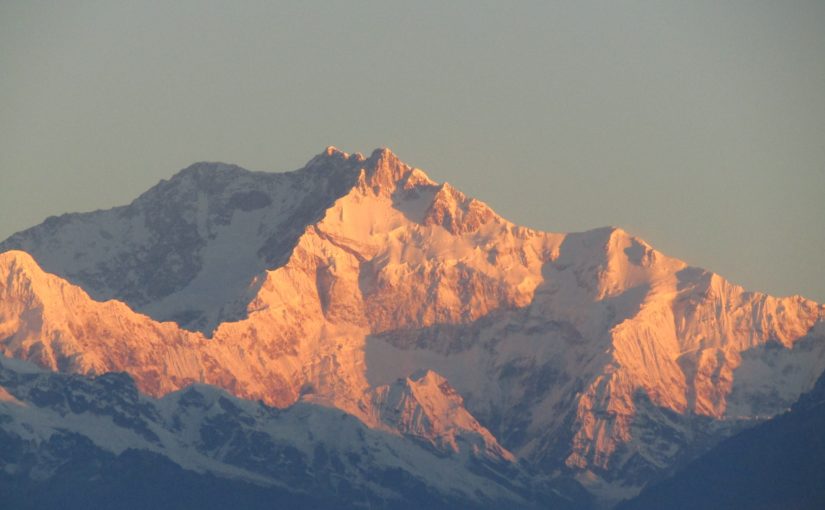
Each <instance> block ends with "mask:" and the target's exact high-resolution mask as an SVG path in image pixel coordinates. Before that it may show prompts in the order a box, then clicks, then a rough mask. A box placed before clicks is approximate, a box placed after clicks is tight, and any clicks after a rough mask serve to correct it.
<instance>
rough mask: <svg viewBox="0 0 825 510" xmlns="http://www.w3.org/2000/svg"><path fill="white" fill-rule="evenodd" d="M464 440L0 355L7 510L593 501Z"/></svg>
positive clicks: (0, 469)
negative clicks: (445, 441) (156, 388)
mask: <svg viewBox="0 0 825 510" xmlns="http://www.w3.org/2000/svg"><path fill="white" fill-rule="evenodd" d="M426 377H427V378H428V379H433V378H435V379H434V380H438V378H437V376H434V375H428V376H426ZM405 432H406V431H405ZM410 432H413V431H410ZM454 438H456V439H457V443H454V444H453V445H450V446H449V447H445V446H444V445H439V444H432V445H429V446H428V447H426V448H425V447H424V446H423V445H420V444H419V443H417V442H416V441H410V440H407V439H405V436H404V435H400V434H393V433H390V432H387V431H380V430H375V429H370V428H368V427H366V426H365V425H364V424H363V423H361V422H360V421H358V420H356V419H355V418H353V417H351V416H349V415H347V414H346V413H343V412H341V411H338V410H335V409H330V408H325V407H322V406H317V405H313V404H299V405H296V406H292V407H290V408H289V409H287V410H278V409H274V408H270V407H267V406H264V405H262V404H260V403H253V402H249V401H243V400H239V399H237V398H235V397H232V396H231V395H229V394H227V393H225V392H223V391H221V390H218V389H216V388H214V387H210V386H204V385H199V386H192V387H189V388H187V389H185V390H183V391H180V392H177V393H173V394H170V395H167V396H166V397H164V398H163V399H160V400H155V399H153V398H150V397H145V396H143V395H141V394H140V393H139V392H138V391H137V388H136V387H135V385H134V383H133V381H132V380H131V378H130V377H129V376H128V375H126V374H122V373H110V374H105V375H102V376H100V377H97V378H94V379H87V378H85V377H81V376H77V375H65V374H56V373H50V372H45V371H42V370H40V369H37V368H35V367H33V366H32V365H28V364H26V363H22V362H19V361H17V360H9V359H0V445H2V447H1V448H0V488H2V489H3V490H2V492H1V493H2V495H3V496H2V499H3V503H4V508H26V507H28V508H81V507H84V505H86V506H85V507H89V505H90V506H91V507H93V508H104V507H105V508H146V505H149V506H151V507H152V508H194V506H192V505H197V507H198V508H201V506H199V505H202V504H203V505H206V506H205V508H220V506H219V504H221V503H223V504H229V503H230V502H233V504H232V505H230V506H232V507H235V506H237V505H238V504H242V505H243V507H244V508H273V505H274V507H281V506H284V507H288V508H422V507H427V508H455V507H457V506H458V507H462V508H463V507H466V508H479V509H480V508H499V507H500V506H501V505H517V506H519V507H525V508H536V507H539V506H542V505H545V504H552V505H554V507H558V508H574V507H575V508H581V507H583V506H584V505H586V503H587V499H586V495H585V494H584V493H583V492H582V491H581V489H579V490H578V492H577V493H575V492H574V493H571V494H570V495H568V496H567V497H561V496H559V494H560V491H559V489H560V488H559V487H558V486H553V485H550V484H544V485H541V484H535V483H533V482H532V481H531V480H530V478H529V477H528V476H527V475H526V473H525V472H524V470H523V469H522V468H520V467H519V466H518V465H516V464H515V463H513V462H512V459H510V458H504V457H502V456H496V455H492V454H485V453H483V452H481V451H476V450H471V449H469V448H468V447H467V443H465V441H464V438H463V436H462V435H460V434H457V435H456V436H454ZM492 441H495V440H492ZM167 492H168V494H166V495H165V496H164V494H165V493H167ZM230 497H235V498H238V499H236V500H232V499H230ZM570 497H578V498H580V499H579V500H578V502H574V501H572V500H571V499H570ZM579 503H581V505H582V506H579ZM142 505H143V506H142Z"/></svg>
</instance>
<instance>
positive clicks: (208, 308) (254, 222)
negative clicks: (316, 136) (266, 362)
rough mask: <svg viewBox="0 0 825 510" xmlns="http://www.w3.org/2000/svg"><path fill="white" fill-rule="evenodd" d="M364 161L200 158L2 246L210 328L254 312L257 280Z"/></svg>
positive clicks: (184, 322) (160, 316)
mask: <svg viewBox="0 0 825 510" xmlns="http://www.w3.org/2000/svg"><path fill="white" fill-rule="evenodd" d="M358 163H365V162H363V161H355V160H354V159H353V160H348V159H345V158H343V157H341V154H340V153H333V152H331V153H330V154H324V155H322V156H319V157H318V158H316V159H315V160H313V161H311V162H310V163H309V164H308V165H307V167H306V168H304V169H302V170H300V171H296V172H289V173H264V172H249V171H247V170H244V169H242V168H240V167H237V166H234V165H225V164H222V163H196V164H194V165H192V166H190V167H188V168H186V169H184V170H181V171H180V172H179V173H178V174H176V175H175V176H174V177H172V178H171V179H170V180H168V181H161V182H160V183H158V184H157V185H156V186H155V187H153V188H152V189H150V190H149V191H147V192H146V193H144V194H142V195H141V196H140V197H138V198H137V199H136V200H135V201H134V202H132V203H131V204H129V205H127V206H123V207H116V208H114V209H109V210H106V211H95V212H91V213H81V214H64V215H62V216H59V217H51V218H48V219H47V220H46V221H45V222H43V223H42V224H41V225H38V226H36V227H33V228H31V229H28V230H25V231H23V232H19V233H17V234H15V235H13V236H11V237H10V238H8V239H7V240H5V241H4V242H3V243H0V252H3V251H7V250H11V249H17V250H23V251H26V252H28V253H30V254H32V255H34V257H35V258H36V259H37V261H38V263H39V264H41V265H42V266H43V268H44V269H45V270H46V271H49V272H52V273H55V274H58V275H60V276H62V277H64V278H66V279H67V280H69V281H71V282H72V283H75V284H77V285H79V286H81V287H83V289H84V290H85V291H86V292H88V293H89V294H90V295H91V296H92V297H93V298H94V299H96V300H99V301H104V300H108V299H118V300H120V301H123V302H125V303H126V304H128V305H129V306H130V307H131V308H132V309H134V310H136V311H139V312H142V313H146V314H148V315H150V316H151V317H152V318H154V319H156V320H158V321H168V320H171V321H175V322H177V323H178V324H180V325H181V326H182V327H185V328H187V329H191V330H198V331H203V332H204V333H210V332H211V331H212V330H213V329H214V328H215V327H216V326H217V324H219V323H220V322H223V321H226V320H237V319H239V318H242V317H243V316H244V315H245V313H246V306H247V305H248V304H249V301H250V300H251V299H252V298H253V297H254V295H255V292H256V291H257V286H258V282H259V279H258V278H256V277H259V276H260V275H262V274H264V272H265V270H266V269H269V268H272V267H277V266H278V265H280V264H282V263H283V262H284V261H285V260H286V258H287V257H288V256H289V253H290V251H291V250H292V248H293V247H294V246H295V243H296V242H297V240H298V238H299V237H300V236H301V234H303V231H304V229H305V228H306V226H307V225H309V224H311V223H314V222H316V221H318V220H319V219H320V218H321V217H322V215H323V213H324V211H325V210H326V209H327V208H328V207H330V206H331V205H332V203H333V202H334V201H335V200H336V199H338V198H340V197H341V196H342V195H344V194H345V193H346V192H348V191H349V190H350V189H351V188H352V186H353V184H354V182H355V179H356V177H357V175H358Z"/></svg>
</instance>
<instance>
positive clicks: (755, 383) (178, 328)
mask: <svg viewBox="0 0 825 510" xmlns="http://www.w3.org/2000/svg"><path fill="white" fill-rule="evenodd" d="M0 251H6V253H4V254H3V255H0V339H2V340H0V352H2V353H3V354H4V355H6V356H13V357H17V358H21V359H28V360H31V361H34V362H36V363H38V364H39V365H41V366H44V367H48V368H50V369H52V370H57V371H63V372H73V373H81V374H90V375H96V374H103V373H106V372H112V371H124V372H128V373H129V374H130V375H131V376H132V377H133V378H134V380H135V383H136V385H137V387H138V388H139V389H140V390H141V391H142V392H145V393H147V394H148V395H152V396H155V397H162V396H163V395H166V394H167V393H170V392H174V391H177V390H180V389H182V388H185V387H187V386H189V385H191V384H192V383H206V384H211V385H215V386H217V387H220V388H223V389H225V390H226V391H228V392H229V393H231V394H233V395H235V396H237V397H240V398H245V399H252V400H257V399H260V400H262V401H263V402H265V403H266V404H267V405H272V406H277V407H288V406H291V405H293V404H295V403H296V402H303V403H312V404H316V405H322V406H328V407H334V408H337V409H340V410H342V411H345V412H346V413H349V414H350V415H352V416H355V417H357V418H358V419H359V420H360V421H361V422H363V423H364V424H366V425H367V426H368V427H370V428H372V429H375V430H385V431H393V430H394V431H395V432H397V433H402V432H403V433H404V434H407V436H408V437H409V439H410V440H413V441H415V442H416V443H418V444H420V445H425V446H426V445H431V446H433V447H439V448H444V447H447V448H448V449H449V448H452V445H460V444H462V442H466V444H469V445H474V446H473V447H472V448H473V451H477V452H479V453H480V454H481V455H482V456H484V455H494V456H499V457H501V458H507V456H508V455H512V456H513V457H514V458H515V459H518V460H519V462H520V463H524V464H525V465H527V466H529V469H530V470H531V472H533V473H534V474H535V475H536V476H538V477H544V478H547V479H551V478H555V477H564V476H575V477H576V478H577V479H578V480H579V481H580V482H581V483H583V484H585V485H586V486H587V487H588V488H589V489H590V490H591V491H593V492H594V493H595V494H596V495H597V496H598V497H599V498H602V499H604V500H605V501H608V502H609V501H615V500H617V499H621V498H623V497H627V496H632V495H634V494H635V493H637V492H638V491H639V489H640V488H641V487H642V486H644V485H645V484H646V483H647V482H648V481H649V480H652V479H655V478H657V477H661V476H662V475H663V474H666V473H668V472H669V471H670V470H672V469H673V468H675V467H678V466H681V465H683V464H684V463H686V462H688V461H689V460H691V459H692V458H694V457H695V456H696V455H698V454H700V453H702V452H704V451H706V450H707V449H709V448H710V447H711V446H712V445H713V444H715V443H716V442H718V441H719V440H720V439H722V438H724V437H728V436H730V435H732V434H734V433H736V432H737V431H739V430H741V429H742V428H745V427H748V426H752V425H754V424H757V423H759V422H761V421H764V420H765V419H768V418H770V417H772V416H774V415H776V414H778V413H781V412H783V411H784V410H785V409H787V408H788V407H789V406H790V405H791V404H792V403H793V402H794V401H796V400H797V399H798V398H799V396H800V395H801V394H802V393H803V392H805V391H807V390H809V389H810V388H811V387H812V386H813V384H814V382H815V381H816V379H817V377H818V376H819V375H820V374H821V373H822V372H823V371H824V370H825V326H823V318H825V307H823V306H822V305H819V304H817V303H814V302H812V301H809V300H806V299H804V298H802V297H799V296H794V297H786V298H775V297H771V296H768V295H765V294H761V293H756V292H748V291H746V290H745V289H743V288H741V287H739V286H737V285H734V284H732V283H729V282H727V281H726V280H724V279H723V278H722V277H720V276H718V275H716V274H713V273H710V272H708V271H705V270H702V269H699V268H695V267H691V266H689V265H687V264H686V263H684V262H682V261H680V260H678V259H675V258H672V257H669V256H666V255H664V254H662V253H660V252H658V251H656V250H655V249H653V248H652V247H651V246H650V245H648V244H647V243H645V242H644V241H643V240H641V239H639V238H637V237H634V236H632V235H630V234H628V233H627V232H625V231H623V230H621V229H618V228H612V227H610V228H601V229H596V230H592V231H589V232H583V233H572V234H560V233H548V232H539V231H536V230H532V229H528V228H524V227H520V226H517V225H514V224H512V223H510V222H508V221H507V220H505V219H504V218H502V217H500V216H499V215H497V214H496V213H495V212H494V211H493V210H492V209H490V208H489V207H488V206H487V205H485V204H483V203H481V202H479V201H478V200H475V199H472V198H469V197H467V196H465V195H464V194H462V193H461V192H460V191H458V190H456V189H455V188H453V187H452V186H450V185H449V184H446V183H444V184H438V183H436V182H434V181H433V180H431V179H430V178H429V177H428V176H427V175H426V174H425V173H424V172H423V171H422V170H420V169H416V168H413V167H411V166H409V165H407V164H405V163H403V162H402V161H400V160H399V159H398V158H397V157H396V156H395V155H394V154H393V153H392V152H390V151H389V150H387V149H379V150H376V151H375V152H373V154H372V155H370V156H369V157H368V158H365V157H363V156H361V155H358V154H355V155H349V154H346V153H343V152H340V151H338V150H336V149H334V148H329V149H327V150H326V151H324V152H323V153H321V154H319V155H318V156H316V157H315V158H313V159H312V160H311V161H310V162H309V163H308V164H307V165H306V167H305V168H303V169H301V170H298V171H295V172H290V173H286V174H266V173H256V172H247V171H245V170H241V169H239V168H237V167H232V166H229V165H223V164H197V165H194V166H193V167H190V168H188V169H186V170H183V171H182V172H180V173H179V174H177V175H176V176H174V177H173V178H171V179H170V180H169V181H163V182H161V183H160V184H158V185H157V186H155V187H154V188H152V189H150V190H149V191H147V192H146V193H144V194H143V195H141V196H140V197H139V198H138V199H136V200H135V201H134V202H133V203H132V204H130V205H128V206H124V207H121V208H115V209H112V210H109V211H97V212H92V213H83V214H73V215H64V216H61V217H59V218H52V219H49V220H46V222H44V223H43V224H41V225H39V226H36V227H33V228H31V229H29V230H26V231H23V232H20V233H18V234H15V235H13V236H12V237H10V238H9V239H7V240H6V241H4V242H3V243H0ZM165 320H169V321H170V322H162V321H165ZM172 321H174V322H172ZM430 372H431V373H430ZM428 374H429V375H428ZM442 379H443V381H442ZM433 397H437V398H438V402H437V404H436V403H433V402H432V401H431V398H433ZM444 416H450V417H453V418H454V422H453V423H449V424H445V423H444V422H443V417H444Z"/></svg>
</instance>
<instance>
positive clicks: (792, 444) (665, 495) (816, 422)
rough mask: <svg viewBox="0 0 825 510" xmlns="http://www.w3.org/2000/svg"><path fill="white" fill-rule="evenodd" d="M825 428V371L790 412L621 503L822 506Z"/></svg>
mask: <svg viewBox="0 0 825 510" xmlns="http://www.w3.org/2000/svg"><path fill="white" fill-rule="evenodd" d="M823 431H825V376H823V377H820V379H819V381H818V382H817V384H816V386H815V387H814V389H813V390H811V391H810V392H808V393H806V394H805V395H803V397H802V398H801V399H800V400H799V402H797V403H796V404H795V405H794V406H793V408H792V409H791V410H790V411H788V412H787V413H784V414H782V415H780V416H777V417H776V418H774V419H772V420H770V421H768V422H767V423H763V424H762V425H759V426H757V427H754V428H752V429H749V430H746V431H744V432H741V433H739V434H737V435H735V436H733V437H731V438H730V439H727V440H725V441H723V442H722V443H721V444H719V445H718V446H716V447H715V448H713V449H712V450H710V451H709V452H707V453H706V454H704V455H702V456H701V457H700V458H699V459H697V460H695V461H694V462H691V463H690V464H689V465H688V466H687V467H685V468H684V469H682V470H680V471H678V472H677V473H676V474H675V475H674V476H673V477H671V478H668V479H665V480H662V481H660V482H658V483H656V484H654V485H653V486H651V487H649V488H647V489H645V490H644V491H643V492H642V493H641V494H640V495H639V496H638V497H637V498H635V499H633V500H632V501H628V502H625V503H623V504H621V505H619V507H618V508H619V510H648V509H650V510H653V509H659V508H673V509H685V510H688V509H694V508H726V509H742V510H745V509H747V510H752V509H754V510H756V509H758V510H773V509H775V510H780V509H789V508H793V509H797V510H803V509H811V510H814V509H819V508H822V506H823V504H825V434H823Z"/></svg>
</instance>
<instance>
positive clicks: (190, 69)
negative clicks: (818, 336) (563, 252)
mask: <svg viewBox="0 0 825 510" xmlns="http://www.w3.org/2000/svg"><path fill="white" fill-rule="evenodd" d="M823 26H825V2H822V1H821V0H820V1H814V2H803V1H789V2H775V1H759V0H747V1H726V2H717V1H708V2H705V1H690V2H668V1H657V2H649V1H609V2H608V1H605V2H591V1H582V2H549V1H541V2H509V1H508V2H500V3H499V2H484V1H479V0H474V1H450V2H443V1H438V2H429V1H415V2H409V1H405V2H393V1H375V2H372V1H370V2H366V1H351V2H274V1H267V2H262V1H254V0H249V1H244V2H228V1H226V2H223V1H221V2H218V1H198V2H192V1H186V0H182V1H176V2H166V1H162V2H154V1H151V0H148V1H147V0H142V1H134V2H120V1H115V0H105V1H74V2H57V1H54V2H44V1H36V0H35V1H32V0H27V1H16V0H2V1H0V239H4V238H5V237H7V236H8V235H10V234H12V233H13V232H15V231H18V230H22V229H24V228H26V227H29V226H32V225H35V224H37V223H40V222H41V221H43V220H44V219H45V218H46V217H47V216H50V215H56V214H61V213H64V212H79V211H88V210H93V209H99V208H108V207H112V206H115V205H121V204H126V203H128V202H130V201H131V200H132V199H133V198H135V197H136V196H137V195H139V194H140V193H141V192H143V191H145V190H146V189H148V188H149V187H151V186H152V185H154V184H155V183H157V182H158V181H159V180H160V179H163V178H168V177H170V176H171V175H173V174H174V173H175V172H177V171H178V170H179V169H181V168H184V167H186V166H188V165H189V164H191V163H193V162H196V161H223V162H228V163H235V164H238V165H241V166H243V167H245V168H249V169H251V170H266V171H287V170H293V169H296V168H300V167H301V166H303V164H304V163H305V162H306V161H308V160H309V159H310V158H311V157H312V156H313V155H315V154H317V153H319V152H321V151H322V150H323V149H324V147H326V146H328V145H334V146H336V147H338V148H340V149H342V150H345V151H347V152H362V153H369V152H371V151H372V150H373V149H374V148H376V147H389V148H391V149H392V150H393V152H395V153H396V154H397V155H398V156H399V157H400V158H401V159H403V160H404V161H406V162H407V163H409V164H411V165H414V166H417V167H420V168H423V169H425V170H426V171H427V173H428V174H429V175H430V176H431V177H432V178H434V179H436V180H438V181H448V182H450V183H451V184H453V185H454V186H456V187H457V188H458V189H460V190H462V191H464V192H465V193H467V194H469V195H471V196H475V197H477V198H479V199H481V200H483V201H485V202H487V203H488V204H490V205H491V206H492V207H493V208H494V209H495V210H496V211H497V212H499V213H500V214H502V215H503V216H505V217H506V218H508V219H510V220H512V221H514V222H516V223H519V224H522V225H526V226H530V227H534V228H539V229H542V230H550V231H556V232H565V231H581V230H587V229H591V228H596V227H600V226H604V225H616V226H620V227H622V228H624V229H625V230H627V231H629V232H631V233H632V234H635V235H638V236H640V237H642V238H643V239H645V240H646V241H648V242H649V243H650V244H652V245H653V246H654V247H656V248H657V249H659V250H660V251H663V252H665V253H667V254H668V255H672V256H675V257H678V258H680V259H682V260H685V261H687V262H688V263H690V264H693V265H697V266H701V267H704V268H707V269H709V270H712V271H714V272H717V273H720V274H722V275H723V276H725V277H726V278H728V279H729V280H731V281H733V282H735V283H738V284H741V285H744V286H745V287H747V288H748V289H750V290H757V291H763V292H769V293H772V294H775V295H793V294H801V295H804V296H806V297H809V298H812V299H816V300H817V301H819V302H825V30H823V29H822V27H823Z"/></svg>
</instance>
